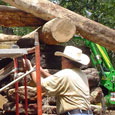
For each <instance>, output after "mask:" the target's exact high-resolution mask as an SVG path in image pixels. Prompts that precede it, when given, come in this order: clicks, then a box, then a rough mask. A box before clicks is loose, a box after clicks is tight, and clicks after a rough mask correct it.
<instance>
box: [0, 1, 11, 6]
mask: <svg viewBox="0 0 115 115" xmlns="http://www.w3.org/2000/svg"><path fill="white" fill-rule="evenodd" d="M0 5H7V6H8V5H9V4H7V3H5V2H3V1H2V0H0Z"/></svg>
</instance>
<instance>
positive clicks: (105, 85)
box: [73, 36, 115, 107]
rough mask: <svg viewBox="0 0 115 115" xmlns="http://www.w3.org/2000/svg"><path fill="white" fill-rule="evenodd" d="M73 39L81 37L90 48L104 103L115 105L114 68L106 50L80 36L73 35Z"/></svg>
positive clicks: (108, 105)
mask: <svg viewBox="0 0 115 115" xmlns="http://www.w3.org/2000/svg"><path fill="white" fill-rule="evenodd" d="M73 38H74V39H82V40H83V41H84V43H85V45H86V46H87V47H89V48H90V50H91V56H90V58H91V61H92V64H93V66H94V67H95V68H97V70H98V71H99V76H100V83H99V85H100V86H101V87H102V90H103V93H104V97H105V103H106V106H107V107H115V69H114V68H113V65H112V63H111V61H110V58H109V56H108V53H107V50H106V49H105V48H104V47H102V46H100V45H98V44H96V43H93V42H91V41H88V40H86V39H84V38H81V37H78V36H77V37H76V36H75V37H73Z"/></svg>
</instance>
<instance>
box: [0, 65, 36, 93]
mask: <svg viewBox="0 0 115 115" xmlns="http://www.w3.org/2000/svg"><path fill="white" fill-rule="evenodd" d="M33 71H35V66H34V67H33V69H31V70H30V71H28V72H26V73H25V74H23V75H22V76H20V77H18V78H17V79H15V80H14V81H12V82H10V83H9V84H7V85H5V86H4V87H2V88H1V89H0V92H2V91H3V90H5V89H6V88H7V87H9V86H11V85H13V84H15V83H16V82H17V81H19V80H21V79H22V78H24V77H25V76H27V75H28V74H30V73H31V72H33Z"/></svg>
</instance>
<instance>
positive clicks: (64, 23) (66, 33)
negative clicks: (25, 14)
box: [38, 18, 76, 44]
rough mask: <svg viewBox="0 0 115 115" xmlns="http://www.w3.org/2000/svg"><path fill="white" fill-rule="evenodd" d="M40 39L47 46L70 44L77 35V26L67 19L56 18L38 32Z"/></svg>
mask: <svg viewBox="0 0 115 115" xmlns="http://www.w3.org/2000/svg"><path fill="white" fill-rule="evenodd" d="M38 31H39V36H40V39H41V40H42V41H43V42H44V43H46V44H57V43H62V42H68V41H69V40H70V39H71V38H72V37H73V35H74V34H75V31H76V28H75V25H74V24H73V23H72V22H71V20H70V19H67V18H54V19H52V20H50V21H48V22H47V23H46V24H44V26H43V27H42V28H41V29H39V30H38Z"/></svg>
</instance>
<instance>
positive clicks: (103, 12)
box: [59, 0, 115, 29]
mask: <svg viewBox="0 0 115 115" xmlns="http://www.w3.org/2000/svg"><path fill="white" fill-rule="evenodd" d="M59 2H60V5H62V6H63V7H65V8H68V9H70V10H72V11H74V12H76V13H79V14H81V15H83V16H86V17H88V18H90V19H92V20H95V21H96V22H99V23H102V24H104V25H106V26H108V27H111V28H113V29H115V13H114V12H115V0H59Z"/></svg>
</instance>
